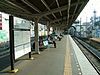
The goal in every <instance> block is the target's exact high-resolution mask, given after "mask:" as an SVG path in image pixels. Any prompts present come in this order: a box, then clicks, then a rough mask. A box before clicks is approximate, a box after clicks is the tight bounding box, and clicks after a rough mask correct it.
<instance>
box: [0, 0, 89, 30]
mask: <svg viewBox="0 0 100 75" xmlns="http://www.w3.org/2000/svg"><path fill="white" fill-rule="evenodd" d="M88 1H89V0H0V11H1V12H5V13H7V14H11V15H14V16H16V17H20V18H24V19H27V20H30V21H34V18H36V17H39V18H40V20H39V22H40V23H42V24H46V23H47V21H48V22H49V23H50V25H51V26H54V27H60V28H62V29H64V28H69V27H70V26H71V25H72V23H73V22H74V21H75V20H76V18H77V17H78V15H79V14H80V12H81V11H82V10H83V8H84V7H85V5H86V4H87V2H88Z"/></svg>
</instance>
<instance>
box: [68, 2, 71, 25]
mask: <svg viewBox="0 0 100 75" xmlns="http://www.w3.org/2000/svg"><path fill="white" fill-rule="evenodd" d="M70 7H71V0H68V10H67V15H68V16H67V25H68V24H69V11H70Z"/></svg>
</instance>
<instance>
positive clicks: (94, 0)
mask: <svg viewBox="0 0 100 75" xmlns="http://www.w3.org/2000/svg"><path fill="white" fill-rule="evenodd" d="M94 10H95V11H96V16H100V0H89V2H88V3H87V5H86V6H85V7H84V9H83V10H82V12H81V13H80V15H79V16H78V18H77V19H78V20H80V18H81V21H82V23H83V22H86V21H87V22H90V18H91V17H92V16H93V11H94ZM86 18H87V19H86Z"/></svg>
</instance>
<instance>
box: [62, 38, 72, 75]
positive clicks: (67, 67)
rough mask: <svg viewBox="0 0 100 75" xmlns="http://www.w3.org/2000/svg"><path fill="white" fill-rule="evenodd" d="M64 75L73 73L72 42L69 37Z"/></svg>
mask: <svg viewBox="0 0 100 75" xmlns="http://www.w3.org/2000/svg"><path fill="white" fill-rule="evenodd" d="M66 45H67V46H66V55H65V68H64V75H72V67H71V53H70V43H69V40H68V37H67V44H66Z"/></svg>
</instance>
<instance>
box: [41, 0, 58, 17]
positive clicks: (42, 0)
mask: <svg viewBox="0 0 100 75" xmlns="http://www.w3.org/2000/svg"><path fill="white" fill-rule="evenodd" d="M41 2H42V3H43V4H44V5H45V7H46V8H47V9H48V10H49V11H50V8H49V6H48V5H47V3H46V2H45V1H44V0H41ZM52 15H53V16H54V18H55V19H57V17H56V16H55V14H54V13H52Z"/></svg>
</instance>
